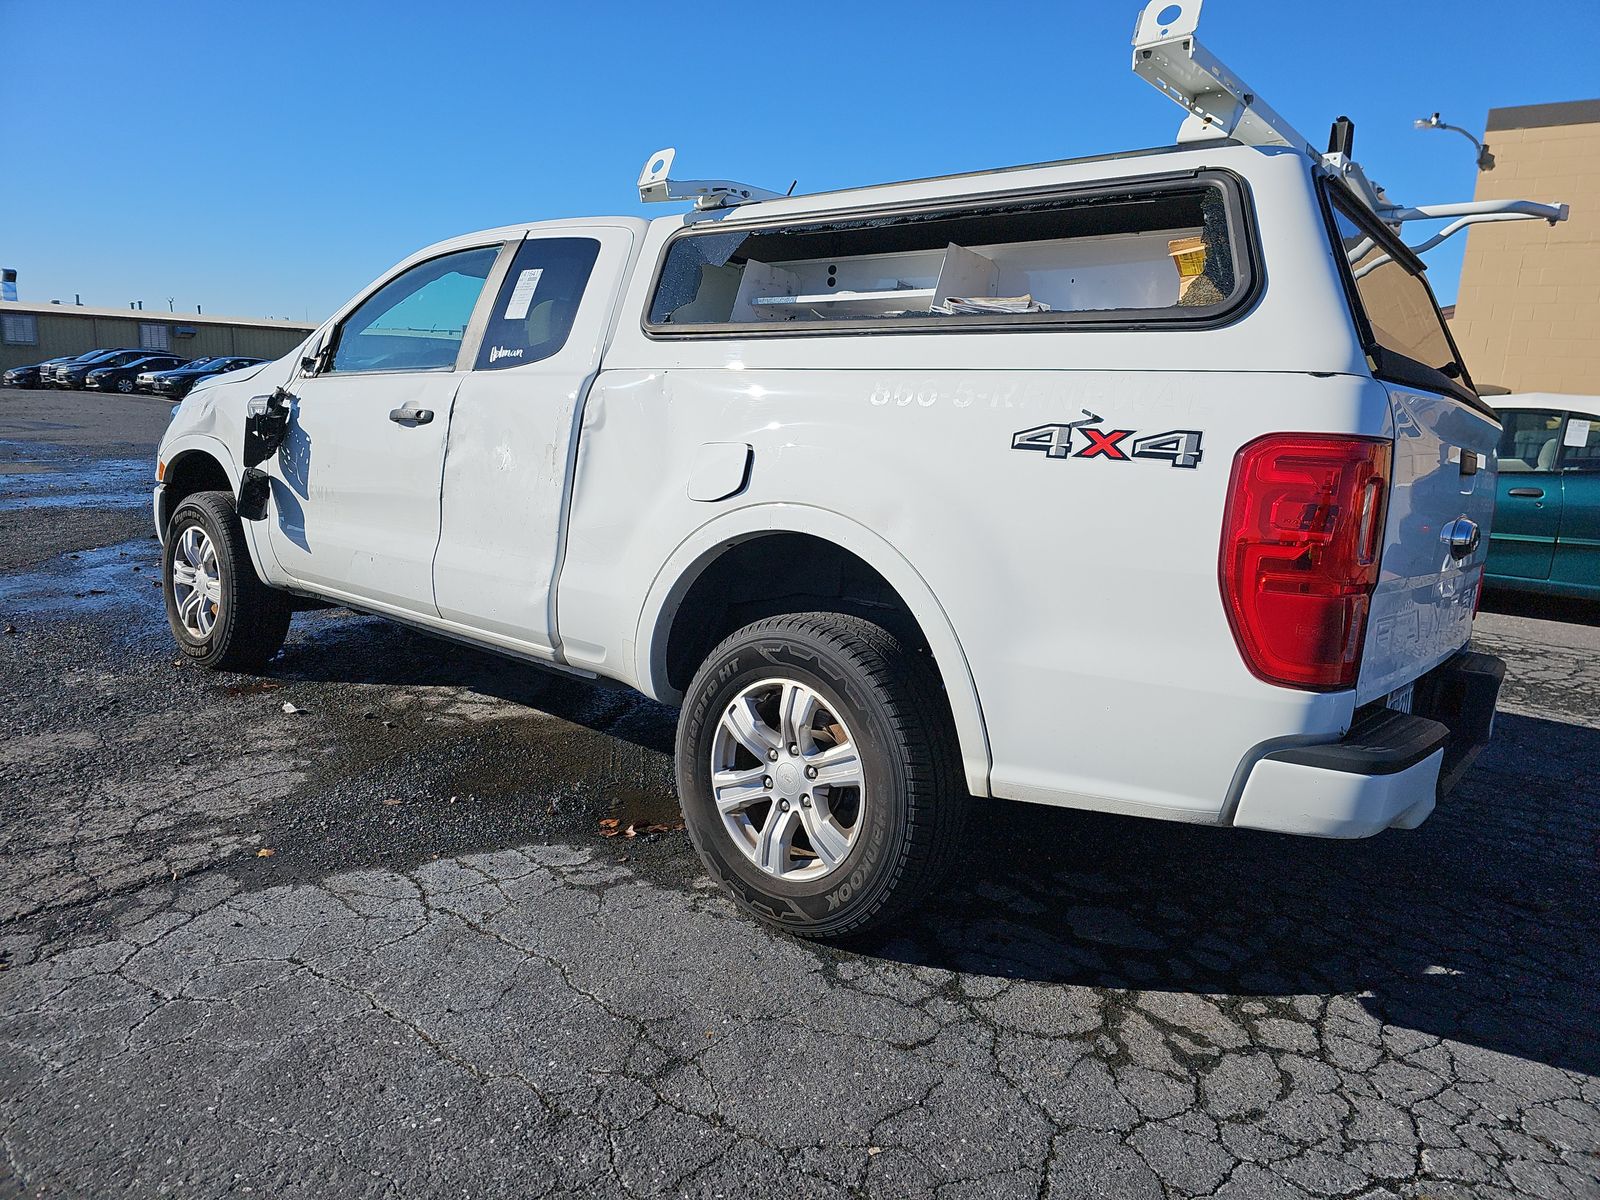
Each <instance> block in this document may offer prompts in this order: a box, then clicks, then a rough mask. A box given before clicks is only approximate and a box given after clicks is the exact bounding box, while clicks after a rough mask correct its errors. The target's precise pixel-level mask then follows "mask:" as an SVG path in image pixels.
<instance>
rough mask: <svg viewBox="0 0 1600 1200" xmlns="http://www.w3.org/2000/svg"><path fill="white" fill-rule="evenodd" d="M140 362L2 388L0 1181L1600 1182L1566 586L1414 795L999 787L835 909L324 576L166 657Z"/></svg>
mask: <svg viewBox="0 0 1600 1200" xmlns="http://www.w3.org/2000/svg"><path fill="white" fill-rule="evenodd" d="M168 408H169V405H168V404H167V403H165V402H159V401H155V400H151V399H148V398H142V397H110V396H107V397H101V396H85V395H83V394H81V393H41V392H14V391H0V626H3V627H4V633H3V635H0V675H3V683H0V695H3V697H4V699H3V701H0V733H3V739H0V851H3V859H0V1140H3V1145H4V1155H3V1158H0V1180H3V1182H0V1195H12V1194H15V1195H27V1196H34V1195H59V1196H75V1197H76V1196H110V1195H118V1196H124V1195H126V1196H143V1195H157V1194H170V1195H180V1196H185V1197H202V1196H219V1195H237V1194H246V1193H250V1194H258V1195H259V1194H265V1195H271V1196H338V1197H341V1198H345V1197H359V1196H399V1195H407V1196H418V1195H436V1196H540V1195H546V1194H564V1193H570V1192H582V1193H584V1194H587V1195H593V1196H630V1195H631V1196H649V1195H680V1194H681V1195H693V1196H769V1195H770V1196H796V1195H803V1196H863V1195H870V1196H901V1195H903V1196H928V1195H938V1196H941V1197H957V1196H996V1197H1013V1196H1052V1197H1091V1196H1094V1197H1099V1196H1107V1197H1111V1196H1115V1197H1152V1198H1159V1197H1189V1196H1213V1195H1215V1196H1238V1197H1250V1198H1255V1197H1276V1196H1317V1197H1379V1196H1391V1195H1393V1196H1405V1197H1429V1198H1432V1200H1445V1198H1449V1197H1461V1198H1466V1197H1472V1198H1474V1200H1478V1198H1483V1197H1497V1196H1511V1195H1517V1196H1540V1197H1569V1196H1571V1197H1581V1196H1589V1197H1593V1196H1597V1195H1600V1183H1597V1179H1600V1153H1597V1151H1600V1034H1597V1030H1600V949H1597V946H1600V908H1597V905H1596V898H1597V896H1600V866H1597V853H1600V785H1597V783H1596V780H1597V779H1600V674H1597V672H1596V670H1595V659H1596V655H1597V652H1600V615H1597V614H1596V613H1595V612H1594V611H1593V610H1586V609H1576V610H1571V611H1563V610H1562V609H1561V607H1560V606H1556V605H1542V606H1541V605H1532V604H1525V603H1515V602H1511V601H1509V600H1506V599H1504V598H1491V601H1490V603H1489V605H1487V606H1486V608H1487V609H1488V610H1489V611H1485V612H1484V613H1483V614H1482V616H1481V617H1480V620H1479V627H1478V628H1479V641H1480V643H1481V645H1482V647H1483V648H1485V649H1488V650H1490V651H1493V652H1495V653H1498V654H1501V655H1503V656H1504V657H1506V659H1507V660H1508V663H1509V678H1508V681H1507V685H1506V689H1505V691H1504V693H1503V694H1502V709H1501V715H1500V717H1499V723H1498V726H1497V731H1496V738H1495V741H1494V744H1493V745H1492V746H1491V747H1490V748H1489V749H1488V750H1487V751H1486V752H1485V754H1484V756H1483V757H1482V758H1481V759H1480V760H1479V763H1478V765H1477V767H1476V768H1475V769H1474V770H1473V771H1472V772H1471V773H1470V774H1469V775H1468V776H1467V778H1466V780H1465V782H1464V783H1463V784H1462V786H1461V788H1460V789H1459V790H1458V791H1457V793H1456V794H1455V795H1454V796H1452V797H1451V798H1450V799H1449V800H1448V801H1447V802H1446V803H1444V804H1442V805H1441V806H1440V808H1439V810H1438V811H1437V813H1436V814H1435V815H1434V816H1433V818H1432V819H1431V820H1429V821H1428V822H1427V824H1425V825H1424V826H1423V827H1422V828H1421V829H1420V830H1417V831H1415V832H1410V833H1400V832H1390V833H1387V834H1384V835H1382V836H1379V837H1377V838H1375V839H1372V840H1370V841H1365V842H1357V843H1330V842H1316V841H1309V840H1296V839H1291V838H1285V837H1278V836H1273V835H1267V834H1257V833H1248V832H1235V831H1224V830H1210V829H1202V828H1191V827H1186V826H1180V825H1169V824H1159V823H1155V822H1148V821H1136V820H1131V819H1124V818H1114V817H1103V816H1097V815H1094V814H1087V813H1077V812H1067V811H1057V810H1050V809H1042V808H1034V807H1024V806H1020V805H1013V804H1009V803H1004V802H999V801H992V802H984V803H983V806H982V808H981V810H980V816H979V819H978V821H977V823H976V824H977V836H976V838H975V840H974V842H973V843H972V844H971V846H970V848H969V850H968V852H967V853H966V854H965V855H964V856H963V861H962V863H961V866H960V868H959V870H958V872H957V874H956V876H955V877H954V878H953V879H952V880H951V882H950V884H949V886H948V888H947V890H946V891H945V893H944V894H943V895H942V897H941V898H940V899H939V901H938V902H937V903H936V904H934V905H933V906H931V907H929V908H927V909H926V910H924V911H923V912H921V913H920V914H919V916H918V918H917V919H916V921H915V922H914V923H912V924H909V925H907V926H905V927H904V928H902V929H900V930H898V931H897V932H896V933H895V934H894V935H893V936H890V937H885V938H879V939H877V940H875V941H873V942H871V943H870V944H863V945H857V946H852V947H850V948H848V949H833V948H822V947H818V946H814V945H808V944H805V943H802V942H798V941H794V940H791V939H787V938H784V937H782V936H778V935H775V934H773V933H771V932H768V931H767V930H765V929H763V928H761V927H759V926H757V925H755V924H753V923H752V922H750V921H749V920H746V919H744V918H742V917H741V916H739V915H737V914H736V913H735V912H734V910H733V908H732V906H731V905H730V904H729V903H727V902H726V901H725V900H724V899H723V898H722V897H721V895H720V894H719V893H718V892H716V891H715V890H714V889H712V888H710V887H709V886H708V883H707V881H706V880H705V878H704V877H703V876H702V874H701V872H700V869H699V864H698V862H697V860H696V859H695V857H694V854H693V852H692V850H691V848H690V846H689V843H688V841H687V839H686V837H685V836H684V834H683V833H682V832H680V831H678V830H676V829H675V828H673V827H672V826H673V825H674V822H675V820H676V816H675V803H676V802H675V799H674V796H673V786H672V771H671V760H670V755H671V746H672V736H673V722H674V714H673V713H672V712H671V711H669V710H667V709H664V708H661V707H660V706H658V705H655V704H653V703H651V702H648V701H646V700H644V699H642V698H641V697H639V696H637V695H635V694H633V693H630V692H626V691H622V690H618V689H614V688H610V687H606V686H602V685H598V684H588V683H584V682H580V681H575V680H569V679H566V678H563V677H559V676H555V675H551V674H546V673H543V672H540V671H538V670H535V669H532V668H528V667H524V666H521V665H517V664H514V663H509V662H501V661H498V660H496V659H493V658H490V657H488V656H486V655H481V654H478V653H476V652H473V651H470V650H466V649H463V648H460V647H457V646H454V645H450V644H447V643H443V642H435V641H430V640H427V639H424V638H422V637H420V636H417V635H414V634H411V633H409V632H406V631H404V630H401V629H399V628H397V627H394V626H391V625H388V624H386V623H384V622H381V621H378V620H375V619H371V618H365V617H361V616H357V615H353V614H350V613H347V612H343V611H323V612H316V613H306V614H301V615H300V616H298V617H297V618H296V620H295V627H294V630H293V632H292V633H291V636H290V640H289V644H288V646H287V648H286V650H285V652H284V654H283V655H282V656H281V657H280V658H279V659H278V660H277V661H276V662H274V663H273V664H272V666H271V668H270V670H269V671H268V672H267V673H266V674H264V675H262V676H259V677H247V676H234V675H208V674H204V673H202V672H200V671H197V670H194V669H191V668H189V667H185V666H180V665H178V664H177V663H176V662H175V658H176V655H175V652H174V650H173V648H172V645H171V641H170V635H169V634H168V632H167V629H166V625H165V617H164V614H163V611H162V607H161V601H160V592H159V590H158V580H159V565H158V552H157V546H156V543H155V541H154V540H153V538H152V537H151V534H150V529H149V513H148V498H149V486H150V476H151V466H152V461H151V460H152V450H153V447H154V444H155V441H156V439H157V438H158V437H159V435H160V431H161V430H162V428H163V427H164V425H165V422H166V419H167V413H168ZM1554 618H1564V619H1554ZM290 710H292V711H290ZM603 822H605V823H607V824H602V823H603ZM661 827H666V828H665V829H664V830H663V829H662V828H661ZM630 832H632V833H633V834H634V836H631V837H630V836H628V834H629V833H630ZM606 835H611V836H606ZM6 1177H9V1178H6Z"/></svg>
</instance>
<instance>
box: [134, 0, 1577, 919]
mask: <svg viewBox="0 0 1600 1200" xmlns="http://www.w3.org/2000/svg"><path fill="white" fill-rule="evenodd" d="M1173 9H1176V10H1179V13H1180V18H1179V19H1178V20H1176V21H1168V22H1166V23H1162V22H1161V21H1160V20H1159V17H1161V16H1167V15H1170V12H1169V10H1173ZM1198 9H1199V5H1198V4H1197V3H1196V4H1187V5H1168V4H1152V5H1150V6H1149V8H1147V9H1146V11H1145V12H1144V14H1143V15H1142V16H1141V19H1140V26H1139V32H1138V33H1137V34H1136V39H1135V60H1134V61H1135V70H1136V71H1138V72H1139V73H1140V74H1142V75H1146V77H1152V76H1153V78H1154V80H1155V81H1156V82H1157V83H1158V86H1162V87H1163V90H1164V91H1165V92H1167V94H1169V95H1173V97H1174V98H1175V99H1177V100H1178V101H1179V103H1180V104H1182V105H1183V106H1184V107H1185V108H1186V110H1187V111H1188V113H1189V116H1188V119H1187V120H1186V122H1185V131H1186V132H1185V133H1181V134H1180V140H1179V141H1178V143H1177V144H1175V145H1173V146H1168V147H1162V148H1159V149H1154V150H1148V151H1139V152H1132V153H1127V154H1119V155H1114V156H1109V157H1108V156H1101V157H1095V158H1089V159H1076V160H1066V161H1061V162H1054V163H1045V164H1037V165H1031V166H1025V167H1014V168H1006V169H1000V170H994V171H985V172H977V173H972V174H966V175H956V176H944V177H938V178H931V179H922V180H913V181H907V182H902V183H891V184H881V185H873V186H868V187H862V188H856V189H849V190H845V191H839V192H832V193H826V194H821V195H807V196H785V195H779V194H777V193H775V192H768V191H764V190H763V189H760V188H753V187H750V186H748V185H743V184H739V183H735V182H731V181H726V180H694V181H680V180H676V179H673V178H672V176H671V174H670V171H671V166H672V160H673V154H672V152H671V151H662V152H658V154H656V155H653V156H652V157H651V159H650V160H647V162H646V166H645V170H644V172H643V174H642V175H641V177H640V180H639V189H640V195H641V197H642V198H644V199H647V200H665V201H679V202H688V203H690V204H692V205H693V207H692V208H691V209H690V211H688V212H685V213H677V214H674V215H671V216H667V217H661V218H657V219H655V220H651V221H645V220H642V219H638V218H631V217H606V218H583V219H575V220H562V221H546V222H538V223H531V224H526V225H516V226H508V227H504V228H500V229H493V230H487V231H484V232H482V233H477V234H472V235H468V236H466V237H459V238H453V239H451V240H449V241H445V242H440V243H438V244H436V245H434V246H430V247H428V248H427V249H425V250H422V251H419V252H418V253H417V254H415V255H413V256H411V257H410V258H408V259H407V260H405V261H404V262H402V263H400V264H398V265H397V266H396V267H395V268H393V269H392V270H391V271H389V272H386V273H385V274H384V275H383V276H382V277H381V278H379V279H378V280H376V281H374V282H373V283H372V284H371V285H369V287H367V288H366V289H363V290H362V291H361V292H360V293H358V294H357V295H356V297H355V298H353V299H352V300H351V301H350V302H349V303H348V304H347V305H345V306H344V307H343V308H342V309H341V310H339V311H338V312H337V313H335V314H334V315H333V316H332V317H331V318H330V319H329V320H328V321H327V322H326V323H324V325H323V326H322V327H321V328H319V329H318V330H317V331H316V332H315V333H314V334H313V335H312V336H311V337H310V338H309V339H307V341H306V342H305V344H304V345H303V346H302V347H301V348H300V349H299V350H297V351H296V352H295V353H294V354H292V355H290V356H288V357H287V358H285V359H283V360H280V361H278V362H275V363H271V364H266V365H264V366H261V367H259V368H257V369H254V370H252V371H250V372H248V373H236V374H234V375H231V376H227V377H224V378H221V379H218V380H208V381H203V382H201V383H200V384H198V385H197V386H196V387H195V389H194V390H193V391H192V392H191V393H190V394H189V396H188V397H187V398H186V399H185V400H184V402H183V404H182V406H181V407H180V408H179V410H178V411H177V414H176V416H175V418H174V421H173V424H172V427H171V429H170V430H169V432H168V434H167V436H166V438H165V439H163V442H162V444H161V447H160V449H159V452H158V464H157V479H158V484H157V488H156V494H155V519H156V525H157V529H158V531H159V532H160V534H161V536H162V539H163V543H164V547H165V558H164V562H165V570H164V583H165V594H166V600H167V608H168V615H169V619H170V622H171V624H172V628H173V632H174V635H175V637H176V639H177V641H178V644H179V646H180V647H181V648H182V649H183V650H184V652H185V653H186V654H188V655H189V656H190V657H191V658H192V659H193V660H195V661H196V662H197V663H199V664H201V665H204V666H212V667H225V668H241V667H257V666H260V665H261V664H262V663H264V662H265V661H266V660H267V659H269V658H270V657H271V655H272V654H274V653H276V651H277V650H278V648H279V647H280V646H281V645H282V643H283V640H284V637H285V635H286V632H287V630H288V627H289V621H290V616H291V613H292V611H293V609H294V607H295V605H296V603H297V601H296V598H297V597H306V598H311V599H314V600H317V601H321V602H331V603H336V604H341V605H346V606H348V607H350V608H353V609H357V610H359V611H363V612H370V613H377V614H381V615H384V616H387V617H390V618H392V619H394V620H397V621H400V622H403V623H405V624H408V625H411V626H413V627H416V628H418V629H421V630H425V631H428V632H430V633H434V634H437V635H439V636H443V637H446V638H452V639H455V640H458V641H462V642H466V643H470V644H472V645H476V646H482V647H486V648H489V649H492V650H495V651H498V652H500V653H503V654H506V655H510V656H512V657H515V658H518V659H521V660H524V661H526V662H528V663H530V664H538V665H540V666H543V667H549V668H554V669H558V670H564V671H569V672H576V673H578V674H582V675H586V676H600V677H605V678H607V679H611V680H615V681H619V682H621V683H624V684H626V685H629V686H632V687H635V688H637V689H639V690H640V691H642V692H644V693H646V694H647V695H650V696H652V697H655V698H657V699H660V700H663V701H665V702H668V703H673V704H677V705H679V706H680V707H681V717H680V723H679V735H678V747H677V757H678V780H679V789H680V794H681V799H682V803H683V808H684V814H685V821H686V825H687V828H688V830H689V833H690V836H691V838H692V839H693V840H694V842H695V845H696V847H697V849H698V850H699V852H700V854H701V857H702V859H703V861H704V862H705V863H706V866H707V868H708V870H710V871H711V873H712V874H713V875H714V876H715V877H716V878H717V880H718V881H719V882H720V883H721V884H722V885H723V886H724V887H726V888H727V890H728V891H729V892H730V894H731V895H732V896H733V897H734V898H735V899H736V900H737V901H738V903H739V904H740V905H742V906H743V907H744V908H745V909H746V910H747V911H749V912H750V913H752V914H753V915H755V916H757V917H759V918H760V919H763V920H766V921H769V922H771V923H774V924H776V925H779V926H782V927H784V928H787V929H791V930H793V931H795V932H798V933H801V934H803V935H806V936H813V937H840V936H845V935H848V934H853V933H859V932H861V931H862V930H864V929H867V928H871V927H875V926H880V925H882V924H884V923H886V922H889V921H892V920H893V919H894V918H895V916H896V915H897V914H899V913H901V912H903V911H905V908H906V906H907V905H910V904H913V903H915V902H916V900H917V898H918V897H919V896H920V895H922V894H924V893H925V892H926V890H927V889H928V888H929V887H931V886H933V883H934V881H935V880H936V879H937V878H938V876H939V873H940V871H942V870H943V869H944V868H945V866H946V865H947V864H948V863H949V861H950V860H951V859H952V858H953V857H954V856H956V855H957V854H959V853H960V848H961V845H962V841H963V838H964V837H965V830H966V829H967V828H968V823H969V822H970V821H972V820H976V819H981V815H982V808H983V805H984V803H985V802H986V801H987V800H989V799H991V798H1004V799H1012V800H1021V801H1031V802H1036V803H1043V804H1051V805H1059V806H1067V807H1076V808H1085V809H1095V810H1101V811H1109V812H1118V813H1126V814H1130V815H1138V816H1146V817H1155V818H1161V819H1167V820H1178V821H1186V822H1192V823H1199V824H1208V825H1221V826H1238V827H1242V828H1254V829H1265V830H1274V831H1279V832H1288V833H1297V834H1306V835H1313V836H1323V837H1343V838H1353V837H1363V836H1368V835H1371V834H1375V833H1378V832H1380V831H1382V830H1385V829H1389V828H1402V829H1404V828H1414V827H1415V826H1416V825H1418V824H1420V823H1421V822H1422V821H1423V820H1424V819H1425V818H1426V817H1427V815H1428V814H1429V813H1430V812H1431V811H1432V809H1433V807H1434V804H1435V802H1436V799H1437V798H1438V796H1440V795H1441V794H1443V793H1445V792H1447V791H1448V790H1449V788H1450V786H1451V785H1452V784H1453V783H1454V782H1455V780H1456V779H1457V778H1459V775H1460V773H1461V772H1462V771H1464V770H1465V769H1466V768H1467V766H1468V764H1470V762H1471V760H1472V758H1473V756H1474V755H1475V754H1476V753H1477V751H1478V749H1479V748H1481V746H1482V745H1483V744H1484V743H1485V741H1486V740H1487V738H1488V736H1489V732H1490V726H1491V723H1492V716H1493V711H1494V703H1495V696H1496V693H1497V690H1498V686H1499V681H1500V678H1501V676H1502V674H1503V666H1502V665H1501V664H1500V663H1499V662H1498V660H1494V659H1492V658H1490V657H1489V656H1486V655H1481V654H1476V653H1473V652H1472V651H1471V650H1470V647H1469V642H1470V637H1471V627H1472V618H1473V615H1474V613H1475V610H1476V604H1477V598H1478V591H1479V588H1480V586H1481V582H1482V577H1483V563H1484V556H1485V554H1486V552H1487V532H1488V529H1489V526H1490V522H1491V520H1492V516H1493V510H1494V499H1495V454H1496V447H1497V444H1498V443H1499V440H1500V436H1501V428H1500V425H1499V423H1498V422H1497V421H1496V419H1495V416H1494V414H1493V412H1492V411H1490V410H1489V409H1488V408H1487V407H1486V406H1485V405H1484V404H1483V402H1482V401H1481V400H1480V399H1479V398H1478V397H1477V395H1476V393H1475V392H1474V390H1473V388H1472V384H1471V378H1470V375H1469V373H1468V371H1467V368H1466V365H1465V364H1464V363H1462V362H1461V360H1460V356H1459V354H1458V353H1457V351H1456V348H1455V345H1454V343H1453V342H1452V340H1451V338H1450V335H1449V332H1448V329H1447V328H1446V326H1445V324H1444V322H1443V320H1442V318H1441V317H1440V314H1439V310H1438V306H1437V304H1436V303H1435V301H1434V297H1433V294H1432V292H1431V290H1430V289H1429V287H1428V284H1427V282H1426V275H1425V271H1424V268H1423V265H1422V263H1421V261H1420V259H1419V258H1418V257H1417V255H1416V254H1415V253H1413V251H1412V250H1410V249H1408V248H1407V246H1406V245H1405V244H1404V242H1403V241H1402V239H1401V237H1400V235H1399V232H1398V230H1399V228H1401V227H1402V226H1403V223H1404V220H1405V219H1408V218H1406V217H1405V216H1404V212H1405V211H1406V210H1402V209H1401V208H1400V207H1399V206H1396V205H1390V204H1389V203H1388V202H1387V200H1386V198H1384V197H1383V196H1382V194H1381V192H1379V191H1378V190H1377V189H1375V188H1373V187H1372V186H1371V185H1370V184H1368V183H1367V182H1366V179H1365V176H1364V174H1363V173H1362V172H1361V171H1360V169H1359V167H1357V166H1356V165H1355V164H1354V161H1353V159H1351V158H1350V154H1349V152H1350V147H1351V133H1350V131H1349V129H1348V127H1347V123H1346V125H1345V127H1341V126H1339V125H1336V126H1335V131H1334V137H1333V141H1334V145H1333V146H1332V147H1330V150H1329V152H1328V153H1326V154H1324V153H1321V152H1319V151H1316V150H1315V149H1313V148H1311V147H1309V146H1307V145H1306V143H1305V141H1304V139H1301V138H1299V137H1298V135H1296V134H1294V133H1293V130H1292V129H1291V128H1290V127H1288V126H1287V124H1286V123H1284V122H1282V120H1281V118H1278V117H1277V115H1276V114H1274V113H1272V112H1271V110H1270V109H1267V108H1266V107H1265V105H1262V104H1260V103H1259V102H1258V101H1256V100H1255V99H1254V97H1253V96H1252V95H1251V94H1250V93H1248V91H1247V90H1246V89H1243V87H1242V85H1239V84H1238V82H1237V79H1236V78H1235V77H1234V76H1232V75H1231V73H1229V72H1226V71H1225V69H1222V68H1221V67H1220V65H1219V64H1216V63H1215V61H1214V60H1213V59H1211V58H1210V57H1209V55H1207V54H1206V52H1205V51H1204V49H1203V47H1201V46H1200V44H1199V42H1198V40H1197V39H1196V38H1195V36H1194V28H1195V22H1196V21H1197V19H1198ZM1230 106H1231V107H1230ZM1532 207H1533V208H1536V209H1539V211H1538V212H1535V213H1533V214H1531V215H1532V216H1533V217H1540V218H1542V219H1558V217H1556V216H1552V214H1554V213H1556V212H1557V210H1555V209H1553V208H1544V207H1541V206H1537V205H1534V206H1532ZM1415 211H1417V212H1419V213H1420V212H1423V211H1424V210H1415ZM1429 215H1432V214H1431V213H1430V214H1429ZM1443 215H1447V216H1449V215H1457V214H1450V213H1446V214H1443ZM1470 215H1471V214H1459V216H1460V219H1461V220H1462V221H1465V220H1467V219H1468V217H1469V216H1470Z"/></svg>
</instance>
